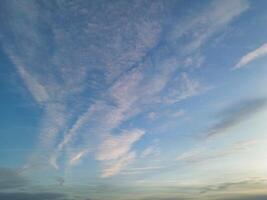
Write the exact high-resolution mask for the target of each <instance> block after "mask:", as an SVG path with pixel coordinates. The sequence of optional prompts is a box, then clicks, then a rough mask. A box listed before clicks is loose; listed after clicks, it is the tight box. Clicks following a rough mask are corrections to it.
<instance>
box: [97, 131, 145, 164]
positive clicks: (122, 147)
mask: <svg viewBox="0 0 267 200" xmlns="http://www.w3.org/2000/svg"><path fill="white" fill-rule="evenodd" d="M144 133H145V132H144V131H143V130H139V129H136V130H132V131H125V132H123V133H122V134H120V135H109V136H106V138H104V139H103V141H102V143H101V144H100V146H99V148H98V152H97V154H96V159H97V160H102V161H103V160H113V159H117V158H119V157H121V156H123V155H125V154H126V153H128V151H129V150H130V149H131V147H132V145H133V144H134V143H135V142H137V141H138V140H140V138H141V137H142V136H143V135H144Z"/></svg>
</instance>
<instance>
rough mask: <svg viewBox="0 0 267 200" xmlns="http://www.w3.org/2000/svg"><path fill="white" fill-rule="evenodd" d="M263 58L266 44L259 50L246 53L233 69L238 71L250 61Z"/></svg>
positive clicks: (265, 54)
mask: <svg viewBox="0 0 267 200" xmlns="http://www.w3.org/2000/svg"><path fill="white" fill-rule="evenodd" d="M263 56H267V43H265V44H263V45H262V46H260V47H259V48H257V49H255V50H253V51H251V52H249V53H247V54H246V55H244V56H243V57H242V58H241V59H240V61H239V62H238V63H237V64H236V65H235V66H234V69H240V68H242V67H244V66H246V65H247V64H249V63H251V62H252V61H254V60H256V59H258V58H261V57H263Z"/></svg>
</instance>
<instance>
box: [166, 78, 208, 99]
mask: <svg viewBox="0 0 267 200" xmlns="http://www.w3.org/2000/svg"><path fill="white" fill-rule="evenodd" d="M206 90H207V88H204V87H202V85H201V84H200V82H198V81H197V80H194V79H192V78H190V77H189V76H188V74H187V73H182V74H181V76H179V77H178V78H176V80H173V81H172V85H171V86H169V87H168V88H167V94H166V95H164V98H163V102H165V103H167V104H173V103H176V102H179V101H182V100H185V99H187V98H190V97H193V96H196V95H199V94H201V93H203V92H204V91H206Z"/></svg>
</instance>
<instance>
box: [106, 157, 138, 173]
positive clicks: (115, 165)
mask: <svg viewBox="0 0 267 200" xmlns="http://www.w3.org/2000/svg"><path fill="white" fill-rule="evenodd" d="M135 157H136V155H135V153H134V152H129V153H128V154H125V155H124V156H122V157H120V158H119V159H117V160H115V161H111V162H106V163H104V169H103V171H102V174H101V177H103V178H107V177H110V176H114V175H115V174H117V173H119V172H120V171H121V170H122V169H123V168H124V167H125V166H127V165H128V164H130V163H131V162H132V161H133V160H134V159H135Z"/></svg>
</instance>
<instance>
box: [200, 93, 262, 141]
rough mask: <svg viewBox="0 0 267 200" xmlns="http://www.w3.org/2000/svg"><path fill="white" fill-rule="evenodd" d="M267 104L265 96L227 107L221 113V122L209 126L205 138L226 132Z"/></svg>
mask: <svg viewBox="0 0 267 200" xmlns="http://www.w3.org/2000/svg"><path fill="white" fill-rule="evenodd" d="M266 105H267V98H266V97H263V98H255V99H249V100H243V101H241V102H238V103H237V104H234V105H232V106H230V107H228V108H226V109H225V110H224V111H222V112H221V113H220V116H221V119H220V120H219V122H217V123H216V124H215V125H213V126H212V127H210V128H209V130H208V131H207V132H206V134H205V135H204V138H211V137H214V136H217V135H221V134H223V133H225V132H226V131H228V130H229V129H230V128H233V127H234V126H236V125H238V124H239V123H241V122H242V121H244V120H246V119H248V118H250V117H251V116H253V115H254V114H256V113H258V112H260V111H261V110H263V108H264V107H266Z"/></svg>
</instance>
